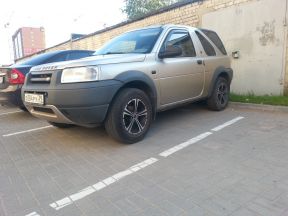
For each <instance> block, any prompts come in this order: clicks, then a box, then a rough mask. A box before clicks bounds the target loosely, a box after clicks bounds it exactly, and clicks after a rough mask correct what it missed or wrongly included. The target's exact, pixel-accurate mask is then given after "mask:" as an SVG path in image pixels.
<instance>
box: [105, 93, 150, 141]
mask: <svg viewBox="0 0 288 216" xmlns="http://www.w3.org/2000/svg"><path fill="white" fill-rule="evenodd" d="M151 122H152V105H151V102H150V99H149V97H148V96H147V95H146V94H145V92H143V91H141V90H139V89H135V88H126V89H123V90H122V91H121V92H120V93H119V94H118V95H117V96H116V98H115V100H114V101H113V103H112V105H111V108H110V109H109V113H108V116H107V118H106V121H105V129H106V131H107V133H108V134H109V135H110V136H111V137H113V138H114V139H116V140H118V141H120V142H122V143H127V144H132V143H136V142H138V141H140V140H142V139H143V138H144V136H145V135H146V133H147V132H148V130H149V128H150V124H151Z"/></svg>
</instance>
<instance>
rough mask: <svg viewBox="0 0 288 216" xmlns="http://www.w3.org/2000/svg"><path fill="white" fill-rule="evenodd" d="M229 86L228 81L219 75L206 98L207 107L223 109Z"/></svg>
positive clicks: (226, 100)
mask: <svg viewBox="0 0 288 216" xmlns="http://www.w3.org/2000/svg"><path fill="white" fill-rule="evenodd" d="M229 93H230V86H229V84H228V81H227V80H226V79H225V78H223V77H219V78H218V79H217V81H216V83H215V86H214V89H213V92H212V95H211V96H210V98H208V100H207V104H208V107H209V108H210V109H212V110H216V111H221V110H223V109H225V108H226V107H227V105H228V101H229Z"/></svg>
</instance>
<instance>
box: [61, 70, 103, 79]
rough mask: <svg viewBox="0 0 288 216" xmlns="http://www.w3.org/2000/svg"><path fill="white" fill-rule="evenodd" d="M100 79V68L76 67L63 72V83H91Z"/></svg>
mask: <svg viewBox="0 0 288 216" xmlns="http://www.w3.org/2000/svg"><path fill="white" fill-rule="evenodd" d="M98 79H99V68H98V67H96V66H94V67H75V68H66V69H64V70H63V71H62V76H61V83H76V82H91V81H96V80H98Z"/></svg>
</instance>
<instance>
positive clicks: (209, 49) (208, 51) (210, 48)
mask: <svg viewBox="0 0 288 216" xmlns="http://www.w3.org/2000/svg"><path fill="white" fill-rule="evenodd" d="M196 34H197V36H198V38H199V40H200V42H201V44H202V46H203V48H204V50H205V53H206V54H207V55H208V56H215V55H216V52H215V50H214V48H213V46H212V45H211V44H210V43H209V41H208V40H207V39H206V38H205V37H204V36H203V35H201V34H200V33H199V32H198V31H196Z"/></svg>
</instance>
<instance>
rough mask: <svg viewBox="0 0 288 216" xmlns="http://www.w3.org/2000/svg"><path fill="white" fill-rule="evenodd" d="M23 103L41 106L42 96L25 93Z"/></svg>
mask: <svg viewBox="0 0 288 216" xmlns="http://www.w3.org/2000/svg"><path fill="white" fill-rule="evenodd" d="M25 102H27V103H33V104H41V105H43V104H44V95H43V94H32V93H25Z"/></svg>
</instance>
